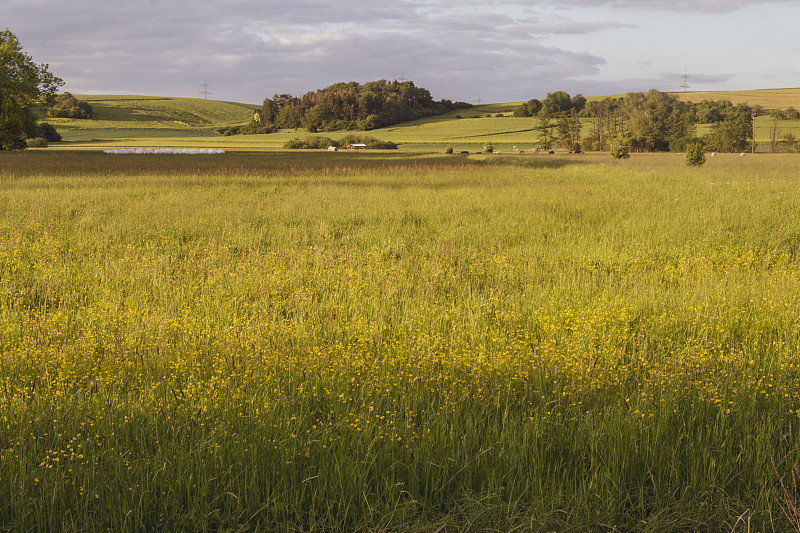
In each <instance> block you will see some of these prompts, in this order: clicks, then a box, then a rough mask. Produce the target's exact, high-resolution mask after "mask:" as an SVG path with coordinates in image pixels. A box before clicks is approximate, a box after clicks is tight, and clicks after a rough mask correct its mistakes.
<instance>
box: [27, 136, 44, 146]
mask: <svg viewBox="0 0 800 533" xmlns="http://www.w3.org/2000/svg"><path fill="white" fill-rule="evenodd" d="M25 146H27V147H28V148H47V139H44V138H43V137H34V138H33V139H28V140H26V141H25Z"/></svg>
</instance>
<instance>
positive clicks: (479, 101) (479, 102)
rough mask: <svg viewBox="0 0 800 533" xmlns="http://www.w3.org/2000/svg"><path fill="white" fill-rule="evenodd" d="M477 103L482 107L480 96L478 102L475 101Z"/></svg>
mask: <svg viewBox="0 0 800 533" xmlns="http://www.w3.org/2000/svg"><path fill="white" fill-rule="evenodd" d="M475 102H476V103H477V104H478V105H481V97H480V96H478V99H477V100H475Z"/></svg>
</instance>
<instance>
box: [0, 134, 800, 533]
mask: <svg viewBox="0 0 800 533" xmlns="http://www.w3.org/2000/svg"><path fill="white" fill-rule="evenodd" d="M480 120H483V119H480ZM0 167H1V168H2V175H1V177H0V232H2V234H3V235H4V236H5V237H4V238H3V239H2V240H0V354H2V355H1V356H0V530H3V531H6V530H8V531H30V530H48V531H58V530H98V531H99V530H114V531H128V530H130V531H133V530H141V529H145V530H163V531H173V530H208V531H254V530H255V531H286V532H289V531H292V532H299V531H330V530H337V531H429V532H443V531H512V530H514V531H541V532H548V531H640V532H645V531H653V532H654V531H687V532H688V531H693V532H694V531H715V532H719V531H724V532H745V531H760V532H768V531H791V530H798V529H800V525H799V524H798V523H797V522H796V516H797V515H793V514H792V513H795V512H796V510H797V508H798V505H800V493H798V492H797V486H796V485H794V484H793V481H792V472H797V469H798V464H800V451H798V447H797V443H798V442H799V441H800V363H799V362H798V359H797V354H798V348H799V347H800V307H799V304H798V302H800V268H799V267H800V264H798V262H800V253H798V251H799V250H800V183H799V182H798V180H797V174H798V159H797V157H796V156H789V155H777V156H770V155H763V156H757V157H745V158H740V157H738V156H732V155H731V156H727V155H721V156H717V157H715V158H710V159H709V161H708V162H707V163H706V165H704V166H703V167H701V168H688V167H687V166H686V164H685V161H684V159H683V157H682V156H681V155H679V154H659V155H648V156H634V157H632V158H631V159H630V160H624V161H616V160H612V159H611V157H610V156H608V155H583V156H573V157H567V156H551V157H548V156H524V157H523V156H516V157H510V156H509V157H504V156H502V155H501V156H494V157H489V156H468V157H463V156H451V157H446V156H443V155H431V154H424V153H400V154H397V153H395V154H392V153H383V154H328V153H304V154H296V153H260V154H259V153H240V154H234V153H228V154H225V155H221V156H197V157H191V156H185V157H184V156H181V157H176V156H148V157H133V156H119V157H114V156H107V155H104V154H101V153H97V152H77V151H74V152H57V151H26V152H22V153H2V154H0ZM781 483H783V485H782V484H781ZM792 519H794V520H795V522H794V523H792V522H791V520H792Z"/></svg>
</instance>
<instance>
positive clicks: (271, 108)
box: [223, 80, 472, 134]
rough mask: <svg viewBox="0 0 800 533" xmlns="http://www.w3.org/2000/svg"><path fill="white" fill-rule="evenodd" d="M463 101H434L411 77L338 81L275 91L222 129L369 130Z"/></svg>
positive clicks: (458, 105) (450, 107) (463, 105)
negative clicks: (246, 118) (246, 117)
mask: <svg viewBox="0 0 800 533" xmlns="http://www.w3.org/2000/svg"><path fill="white" fill-rule="evenodd" d="M467 107H472V105H471V104H468V103H465V102H452V101H450V100H439V101H435V100H434V99H433V98H432V97H431V93H430V92H429V91H428V90H427V89H423V88H422V87H417V86H415V85H414V82H413V81H403V82H399V81H397V80H395V81H391V82H389V81H386V80H379V81H371V82H368V83H365V84H363V85H361V84H359V83H357V82H354V81H351V82H347V83H336V84H334V85H331V86H330V87H326V88H325V89H319V90H317V91H315V92H308V93H306V94H304V95H303V96H301V97H296V96H292V95H291V94H276V95H275V96H273V97H272V98H267V99H265V100H264V103H263V104H262V106H261V108H260V109H258V110H257V111H256V112H255V114H254V115H253V120H252V121H251V122H250V124H248V125H246V126H242V127H239V128H229V129H227V130H225V131H223V133H227V134H234V133H272V132H274V131H276V130H278V129H284V128H292V129H298V128H305V129H307V130H308V131H310V132H312V133H314V132H318V131H341V130H355V129H358V130H365V131H366V130H373V129H376V128H383V127H386V126H391V125H392V124H397V123H399V122H407V121H409V120H415V119H418V118H422V117H428V116H432V115H440V114H442V113H446V112H447V111H452V110H454V109H461V108H467Z"/></svg>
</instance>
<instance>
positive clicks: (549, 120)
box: [514, 89, 758, 153]
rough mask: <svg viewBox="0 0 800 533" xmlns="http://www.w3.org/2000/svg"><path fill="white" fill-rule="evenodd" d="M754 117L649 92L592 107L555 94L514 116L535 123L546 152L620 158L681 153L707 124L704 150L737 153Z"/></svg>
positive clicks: (724, 105)
mask: <svg viewBox="0 0 800 533" xmlns="http://www.w3.org/2000/svg"><path fill="white" fill-rule="evenodd" d="M756 112H758V110H757V109H755V110H754V109H753V108H751V107H749V106H747V105H744V104H739V105H734V104H732V103H731V102H728V101H705V102H701V103H697V104H693V103H690V102H681V101H679V100H678V99H677V98H676V97H675V96H673V95H671V94H668V93H664V92H661V91H658V90H656V89H652V90H650V91H648V92H646V93H645V92H632V93H628V94H627V95H625V96H623V97H609V98H604V99H602V100H592V101H591V102H587V101H586V99H585V98H584V97H583V96H581V95H577V96H575V97H570V96H569V94H567V93H565V92H564V91H557V92H554V93H548V95H547V98H545V99H544V100H542V101H539V100H535V99H534V100H529V101H528V102H525V103H524V104H522V105H521V106H519V107H518V108H517V109H516V110H515V111H514V115H515V116H523V117H525V116H527V117H537V123H536V125H535V126H534V128H535V129H536V130H538V131H539V133H540V145H541V147H542V148H545V149H549V148H551V147H552V146H553V145H558V146H561V147H563V148H567V149H570V150H579V149H580V147H581V145H582V144H583V145H585V146H586V147H587V148H589V149H591V150H597V151H609V150H610V151H612V152H614V151H617V152H620V153H623V152H624V153H627V151H633V152H653V151H684V150H685V149H686V147H687V145H689V144H691V143H693V142H694V141H696V140H697V139H696V133H695V132H696V125H697V124H698V123H705V124H711V131H710V132H709V133H708V134H707V135H705V136H703V138H702V141H703V144H704V145H705V146H706V147H707V148H708V149H710V150H714V151H717V152H736V151H741V150H743V149H745V148H746V147H747V146H748V143H749V142H750V141H751V139H752V129H753V122H752V120H753V114H754V113H756ZM581 121H583V122H581ZM587 128H588V131H587Z"/></svg>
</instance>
